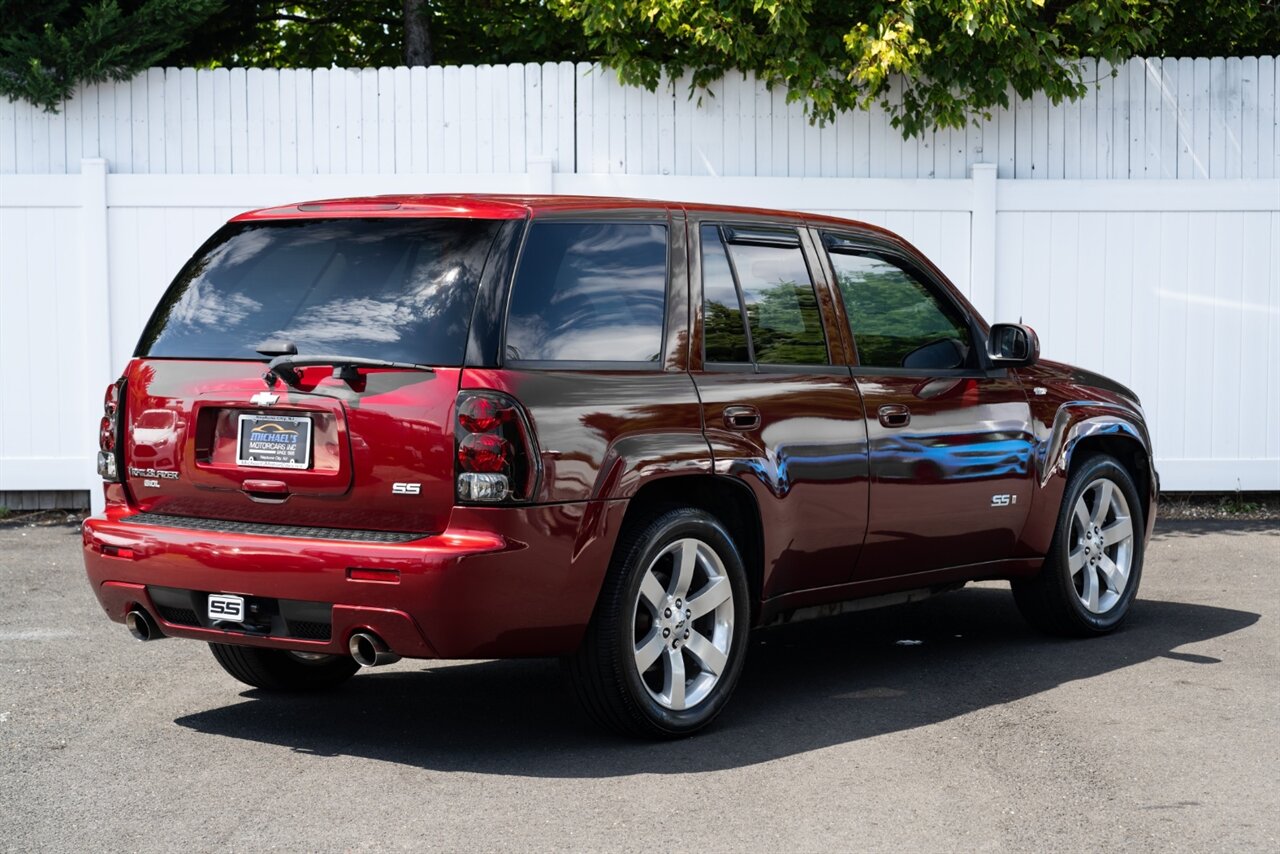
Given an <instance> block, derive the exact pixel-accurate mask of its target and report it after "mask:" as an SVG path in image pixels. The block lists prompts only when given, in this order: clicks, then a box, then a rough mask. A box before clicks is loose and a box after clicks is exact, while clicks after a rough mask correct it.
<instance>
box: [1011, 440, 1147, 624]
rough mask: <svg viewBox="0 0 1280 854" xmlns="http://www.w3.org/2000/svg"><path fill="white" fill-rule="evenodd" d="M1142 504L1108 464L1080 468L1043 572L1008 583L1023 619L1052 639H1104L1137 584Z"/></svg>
mask: <svg viewBox="0 0 1280 854" xmlns="http://www.w3.org/2000/svg"><path fill="white" fill-rule="evenodd" d="M1143 530H1145V526H1144V525H1143V519H1142V504H1141V503H1140V501H1139V498H1138V490H1137V487H1135V486H1134V483H1133V478H1132V477H1130V475H1129V472H1128V471H1126V470H1125V468H1124V467H1123V466H1122V465H1120V463H1119V462H1118V461H1117V460H1116V459H1114V458H1113V457H1108V456H1101V455H1100V456H1095V457H1091V458H1089V459H1087V460H1085V461H1084V462H1083V463H1082V464H1081V465H1080V467H1079V468H1078V469H1077V470H1076V471H1075V472H1074V473H1073V474H1072V475H1071V478H1070V480H1069V481H1068V482H1067V489H1066V492H1065V493H1064V495H1063V501H1062V509H1061V510H1060V511H1059V513H1058V524H1057V528H1056V529H1055V531H1054V536H1053V543H1052V545H1051V546H1050V547H1049V554H1048V555H1047V556H1046V558H1045V564H1044V568H1043V569H1042V570H1041V571H1040V574H1039V575H1038V576H1036V577H1035V578H1030V579H1024V580H1018V581H1015V582H1014V583H1013V595H1014V598H1015V600H1016V601H1017V603H1018V608H1019V610H1021V611H1022V614H1023V616H1024V617H1026V618H1027V620H1028V621H1029V622H1030V623H1031V624H1032V625H1034V626H1036V627H1037V628H1040V629H1042V630H1044V631H1047V632H1050V633H1053V634H1059V635H1074V636H1086V637H1087V636H1089V635H1098V634H1105V633H1106V632H1109V631H1112V630H1113V629H1115V628H1116V627H1117V626H1119V625H1120V624H1121V623H1122V622H1123V621H1124V619H1125V617H1127V616H1128V614H1129V610H1130V607H1131V606H1132V604H1133V600H1134V597H1135V596H1136V595H1137V593H1138V582H1139V581H1140V580H1141V578H1142V558H1143V541H1142V531H1143Z"/></svg>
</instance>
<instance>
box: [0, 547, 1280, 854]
mask: <svg viewBox="0 0 1280 854" xmlns="http://www.w3.org/2000/svg"><path fill="white" fill-rule="evenodd" d="M79 542H80V541H79V534H78V531H77V530H76V529H75V528H73V527H54V528H5V529H0V591H3V593H0V828H2V829H3V834H2V835H0V849H8V850H11V851H24V852H25V851H76V852H80V851H98V850H113V851H117V850H142V851H164V852H172V851H183V852H188V851H205V850H233V851H234V850H244V851H250V850H252V851H260V850H285V851H338V850H357V851H359V850H370V849H372V850H382V849H411V850H417V849H443V850H450V851H458V850H464V849H465V850H473V849H475V850H518V851H526V850H548V849H574V850H636V851H645V852H660V851H686V852H715V851H736V850H751V851H766V850H781V849H791V850H800V851H819V850H821V851H827V850H855V849H856V850H859V851H867V850H872V851H891V850H892V851H987V850H997V851H1024V850H1036V851H1087V850H1104V849H1105V850H1107V851H1117V850H1121V851H1123V850H1141V851H1146V850H1156V849H1159V850H1182V851H1242V850H1268V851H1275V850H1278V849H1280V632H1278V630H1277V617H1280V524H1277V523H1276V522H1262V523H1218V522H1202V523H1162V524H1161V525H1160V527H1159V530H1158V533H1157V535H1156V538H1155V539H1154V541H1153V542H1152V545H1151V548H1150V551H1149V552H1148V555H1147V564H1146V570H1145V577H1144V578H1143V582H1142V591H1141V593H1140V598H1139V601H1138V603H1137V606H1136V610H1135V612H1134V614H1133V617H1132V619H1131V620H1130V622H1129V623H1128V624H1127V625H1126V626H1125V627H1124V628H1123V629H1122V630H1121V631H1120V632H1118V633H1116V634H1115V635H1112V636H1109V637H1106V638H1101V639H1095V640H1088V641H1065V640H1055V639H1049V638H1044V637H1041V636H1039V635H1036V634H1034V633H1033V632H1032V631H1031V630H1029V629H1028V628H1027V627H1026V626H1025V625H1024V624H1023V622H1022V621H1021V619H1020V618H1019V616H1018V613H1017V611H1016V610H1015V608H1014V606H1013V601H1012V598H1011V597H1010V595H1009V593H1008V590H1007V587H1006V586H1004V585H999V584H983V585H976V586H970V587H969V588H966V589H965V590H962V591H960V592H956V593H951V594H947V595H945V596H941V597H938V598H936V599H933V600H929V601H927V602H923V603H920V604H918V605H912V606H904V607H899V608H893V609H888V610H884V611H878V612H870V613H862V614H852V615H848V616H845V617H840V618H835V619H830V620H826V621H815V622H811V623H802V624H795V625H790V626H783V627H778V628H775V629H769V630H766V631H762V632H757V633H756V635H755V636H754V639H753V641H752V647H751V650H750V654H749V657H748V659H747V664H746V671H745V673H744V677H743V681H742V683H741V685H740V687H739V689H738V692H737V695H736V696H735V698H734V700H733V702H732V704H731V705H730V707H729V709H728V710H727V711H726V712H725V714H724V715H723V716H722V717H721V718H720V719H719V721H718V722H717V723H716V724H715V725H714V726H713V728H712V729H711V730H709V731H707V732H705V733H703V734H701V735H699V736H697V737H695V738H692V739H688V740H685V741H681V742H676V743H667V744H649V743H638V742H632V741H626V740H622V739H618V738H615V737H612V736H609V735H605V734H602V733H600V732H597V731H596V730H594V729H592V728H591V726H590V725H589V724H588V723H587V722H586V721H585V720H584V719H583V718H582V716H581V715H580V713H579V712H578V710H577V708H576V707H575V706H574V704H573V700H572V697H571V696H570V695H569V694H568V692H567V691H566V690H565V688H564V686H563V684H562V683H561V676H560V672H559V668H558V667H557V665H556V664H555V662H548V661H497V662H443V663H428V662H421V661H402V662H400V663H398V664H395V665H392V666H389V667H385V668H379V669H378V670H377V671H376V672H367V673H362V674H359V675H358V676H357V677H356V678H354V679H352V680H351V681H350V682H349V683H348V684H347V685H346V686H345V687H344V688H343V689H341V690H339V691H338V692H336V693H333V694H329V695H324V696H312V697H304V698H284V699H281V698H278V697H273V696H268V695H264V694H262V693H261V692H257V691H253V690H248V689H246V688H245V686H242V685H240V684H238V683H236V682H234V681H233V680H232V679H231V678H230V677H229V676H227V675H226V674H224V673H223V672H222V670H221V669H220V668H219V667H218V666H217V664H216V663H215V662H214V660H213V658H212V656H210V654H209V652H208V650H207V649H206V648H205V647H204V645H203V644H199V643H195V642H191V641H175V640H166V641H163V642H157V643H149V644H140V643H137V642H136V641H134V640H133V639H132V638H130V637H129V635H128V634H127V633H126V631H125V630H124V628H123V627H122V626H120V625H118V624H115V623H111V622H109V621H108V620H107V619H106V618H105V616H104V615H103V614H102V612H101V610H100V608H99V607H98V605H97V602H96V601H95V600H94V598H93V596H92V594H91V592H90V590H89V586H88V584H87V582H86V581H85V578H84V573H83V569H82V566H81V562H80V551H79ZM903 641H919V643H902V642H903Z"/></svg>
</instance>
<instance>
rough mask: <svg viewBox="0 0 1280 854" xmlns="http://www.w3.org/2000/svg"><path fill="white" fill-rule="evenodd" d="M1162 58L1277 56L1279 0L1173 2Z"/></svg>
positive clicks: (1163, 34) (1161, 47) (1163, 35)
mask: <svg viewBox="0 0 1280 854" xmlns="http://www.w3.org/2000/svg"><path fill="white" fill-rule="evenodd" d="M1157 48H1158V50H1157V51H1156V52H1158V53H1159V54H1160V55H1161V56H1275V55H1277V54H1280V0H1209V2H1206V0H1175V2H1173V4H1172V6H1171V7H1170V9H1169V21H1168V24H1167V25H1166V26H1165V28H1164V30H1163V31H1162V32H1161V36H1160V41H1159V44H1158V45H1157Z"/></svg>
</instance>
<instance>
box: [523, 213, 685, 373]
mask: <svg viewBox="0 0 1280 854" xmlns="http://www.w3.org/2000/svg"><path fill="white" fill-rule="evenodd" d="M666 294H667V228H666V226H665V225H660V224H657V223H647V222H627V223H612V222H587V223H584V222H537V221H535V222H534V223H533V224H532V225H531V226H530V228H529V234H528V237H527V238H526V239H525V245H524V250H523V252H522V253H521V257H520V268H519V270H518V271H517V272H516V277H515V282H514V284H513V285H512V293H511V305H510V309H509V311H508V313H507V338H506V354H507V358H508V359H516V360H524V361H587V362H651V363H655V364H656V363H657V362H658V361H659V359H660V358H661V355H662V326H663V319H664V317H665V313H666Z"/></svg>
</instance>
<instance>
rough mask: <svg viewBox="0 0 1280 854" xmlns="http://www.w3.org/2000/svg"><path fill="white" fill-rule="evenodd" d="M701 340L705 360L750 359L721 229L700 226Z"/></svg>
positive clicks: (736, 360) (736, 292) (740, 308)
mask: <svg viewBox="0 0 1280 854" xmlns="http://www.w3.org/2000/svg"><path fill="white" fill-rule="evenodd" d="M702 318H703V326H702V340H703V353H704V354H705V358H706V361H708V362H750V361H751V353H750V351H749V350H748V349H747V328H746V326H745V325H744V324H743V320H742V304H741V303H740V302H739V301H738V288H737V287H736V286H735V285H734V283H733V270H732V269H730V267H729V256H728V255H726V254H725V250H724V243H722V242H721V240H720V229H719V228H717V227H716V226H714V225H704V226H702Z"/></svg>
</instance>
